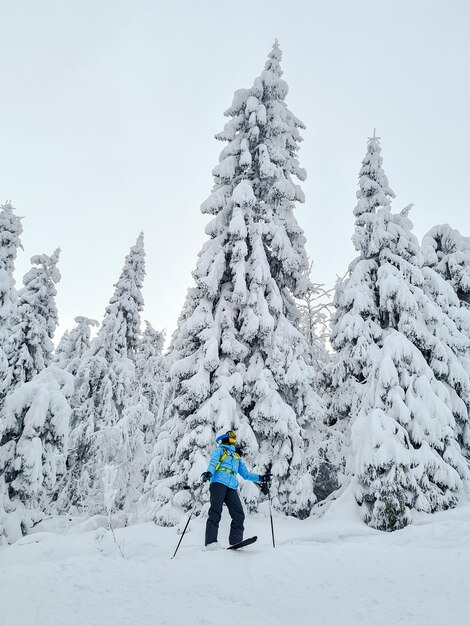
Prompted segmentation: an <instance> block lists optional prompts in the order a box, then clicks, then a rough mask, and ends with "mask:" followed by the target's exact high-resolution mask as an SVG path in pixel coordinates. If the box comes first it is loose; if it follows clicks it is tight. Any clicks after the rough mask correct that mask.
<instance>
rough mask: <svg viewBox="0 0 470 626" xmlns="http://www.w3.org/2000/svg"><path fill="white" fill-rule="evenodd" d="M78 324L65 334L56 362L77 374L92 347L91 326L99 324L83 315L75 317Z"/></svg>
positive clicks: (59, 346) (58, 365) (57, 351)
mask: <svg viewBox="0 0 470 626" xmlns="http://www.w3.org/2000/svg"><path fill="white" fill-rule="evenodd" d="M75 323H76V326H75V328H73V329H72V330H71V331H70V332H69V331H68V330H66V331H65V333H64V334H63V336H62V338H61V340H60V342H59V344H58V346H57V348H56V351H55V358H54V362H55V364H56V365H57V367H60V368H61V369H64V370H67V371H68V372H70V373H71V374H73V375H74V376H75V374H76V373H77V371H78V368H79V366H80V362H81V360H82V358H83V357H84V356H85V354H86V353H87V352H88V351H89V349H90V335H91V329H90V327H91V326H98V322H97V321H96V320H93V319H90V318H89V317H82V316H81V315H79V316H77V317H76V318H75Z"/></svg>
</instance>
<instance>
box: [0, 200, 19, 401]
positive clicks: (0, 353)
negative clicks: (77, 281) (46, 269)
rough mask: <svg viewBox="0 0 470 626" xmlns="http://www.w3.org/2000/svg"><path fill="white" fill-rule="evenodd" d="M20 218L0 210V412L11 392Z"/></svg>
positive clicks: (7, 208)
mask: <svg viewBox="0 0 470 626" xmlns="http://www.w3.org/2000/svg"><path fill="white" fill-rule="evenodd" d="M22 231H23V227H22V225H21V218H19V217H17V216H16V215H15V213H14V209H13V207H12V206H11V204H10V203H9V202H7V203H6V204H4V205H2V206H0V409H1V406H2V404H3V399H4V397H5V394H6V393H7V392H8V389H7V387H6V379H7V373H8V360H9V355H10V352H11V343H10V339H11V337H10V336H11V327H12V323H13V319H14V316H15V314H16V305H17V294H16V289H15V279H14V277H13V272H14V269H15V259H16V255H17V251H18V248H20V247H21V241H20V236H21V233H22Z"/></svg>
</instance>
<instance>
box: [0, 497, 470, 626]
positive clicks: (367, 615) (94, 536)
mask: <svg viewBox="0 0 470 626" xmlns="http://www.w3.org/2000/svg"><path fill="white" fill-rule="evenodd" d="M227 517H228V515H227V513H226V512H224V519H223V522H222V525H221V535H220V538H221V540H224V541H225V542H226V537H227V534H228V519H227ZM100 521H101V522H103V521H104V520H99V519H98V518H95V519H94V520H89V521H87V522H86V523H83V522H82V523H81V524H78V525H77V524H70V523H69V522H67V521H65V520H64V519H56V520H49V521H47V522H43V523H42V527H41V526H40V527H38V528H37V532H35V533H34V534H32V535H30V536H28V537H26V538H24V539H23V540H21V541H20V542H19V543H17V544H15V545H13V546H7V547H2V548H0V624H1V626H95V625H96V626H121V625H122V626H124V625H125V626H150V625H152V626H179V625H180V624H181V625H182V624H184V625H188V626H199V625H200V626H209V625H212V624H214V625H215V624H217V625H220V624H237V625H240V626H251V625H255V624H256V625H257V624H268V625H269V626H278V625H279V626H280V625H282V626H284V625H287V624H293V625H296V626H304V625H312V626H314V625H319V626H320V625H321V626H350V625H355V624H360V625H361V626H389V625H390V626H392V625H393V626H398V625H400V626H404V625H407V626H408V625H409V626H447V625H449V626H464V625H466V624H468V623H469V621H468V620H469V615H470V594H469V593H468V590H469V574H468V568H469V563H470V504H464V505H462V506H461V507H459V508H457V509H455V510H453V511H448V512H444V513H440V514H436V515H433V516H429V517H427V516H422V517H421V518H419V519H418V520H417V522H416V523H415V524H414V525H412V526H410V527H408V528H406V529H404V530H402V531H399V532H395V533H390V534H386V533H381V532H378V531H374V530H371V529H370V528H368V527H366V526H365V525H364V524H363V523H362V522H361V521H360V520H359V519H358V517H357V514H356V513H355V511H354V510H353V508H352V507H351V506H350V504H349V503H348V501H347V499H346V498H345V499H343V501H339V502H337V503H335V504H334V505H333V506H332V507H331V508H330V510H329V511H328V513H327V514H326V515H324V517H322V518H321V519H314V518H311V519H309V520H306V521H299V520H295V519H291V518H288V519H286V518H281V517H276V518H275V520H274V522H275V532H276V540H277V545H276V548H275V549H273V547H272V544H271V531H270V525H269V518H268V517H264V516H263V515H258V516H253V517H249V518H248V519H247V523H246V536H251V535H253V534H257V535H258V536H259V540H258V542H257V543H256V544H254V545H252V546H250V547H249V548H246V549H245V550H244V551H239V552H232V551H225V550H221V551H218V552H205V551H203V550H202V544H203V532H204V522H203V520H195V521H194V522H192V523H191V532H190V533H189V534H187V535H186V536H185V537H184V539H183V542H182V544H181V547H180V550H179V552H178V554H177V556H176V558H175V559H173V560H172V559H171V555H172V553H173V551H174V549H175V546H176V543H177V541H178V535H177V534H176V530H175V529H174V528H160V527H157V526H155V525H153V524H140V525H135V526H132V527H128V528H122V529H117V530H116V531H115V537H116V540H117V543H118V544H119V547H118V545H117V544H116V543H115V542H114V540H113V536H112V533H110V532H109V531H105V530H104V529H102V528H98V529H96V528H95V529H91V530H90V528H92V526H93V525H96V524H98V523H99V522H100ZM52 529H54V532H52ZM121 551H122V554H123V556H122V555H121Z"/></svg>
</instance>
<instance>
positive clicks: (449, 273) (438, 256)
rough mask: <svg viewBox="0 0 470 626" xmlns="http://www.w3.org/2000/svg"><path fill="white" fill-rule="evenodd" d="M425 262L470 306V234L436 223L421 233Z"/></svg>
mask: <svg viewBox="0 0 470 626" xmlns="http://www.w3.org/2000/svg"><path fill="white" fill-rule="evenodd" d="M422 246H423V255H424V263H425V265H427V266H429V267H432V268H433V269H434V270H436V272H438V274H440V275H441V276H442V277H443V278H444V279H445V280H446V281H448V282H449V283H450V284H451V285H452V287H453V289H454V291H455V292H456V294H457V295H458V297H459V299H460V301H461V302H463V303H464V304H465V305H467V306H468V307H470V237H464V236H463V235H461V234H460V233H459V231H458V230H456V229H454V228H451V227H450V226H449V225H448V224H439V225H437V226H434V227H433V228H431V230H429V231H428V232H427V233H426V235H425V236H424V237H423V243H422Z"/></svg>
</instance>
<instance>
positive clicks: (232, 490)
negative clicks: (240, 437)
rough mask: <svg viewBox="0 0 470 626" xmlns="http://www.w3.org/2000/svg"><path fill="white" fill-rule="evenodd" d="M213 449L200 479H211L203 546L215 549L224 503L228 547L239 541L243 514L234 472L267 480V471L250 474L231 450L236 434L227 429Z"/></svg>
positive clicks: (251, 477)
mask: <svg viewBox="0 0 470 626" xmlns="http://www.w3.org/2000/svg"><path fill="white" fill-rule="evenodd" d="M216 442H217V444H218V446H217V448H216V449H215V450H214V451H213V453H212V454H211V460H210V462H209V466H208V468H207V472H204V473H203V474H202V475H201V481H202V482H205V481H207V480H210V481H211V485H210V494H211V506H210V509H209V516H208V518H207V524H206V548H207V549H208V550H215V549H217V548H220V545H219V543H218V542H217V534H218V531H219V522H220V518H221V516H222V506H223V504H224V502H225V504H226V505H227V508H228V512H229V513H230V517H231V518H232V523H231V525H230V535H229V543H230V545H231V546H233V545H235V544H237V543H240V542H241V541H243V530H244V527H243V522H244V520H245V513H244V511H243V507H242V503H241V501H240V497H239V495H238V491H237V487H238V481H237V474H240V476H241V477H242V478H244V479H245V480H252V481H253V482H260V483H268V482H269V481H270V480H271V474H269V473H268V474H261V475H260V474H252V473H251V472H249V471H248V470H247V468H246V465H245V464H244V463H243V461H242V459H241V457H240V455H239V454H238V453H237V452H236V450H235V444H236V443H237V434H236V432H235V431H233V430H230V431H228V432H227V433H224V434H223V435H220V436H219V437H217V439H216Z"/></svg>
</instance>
